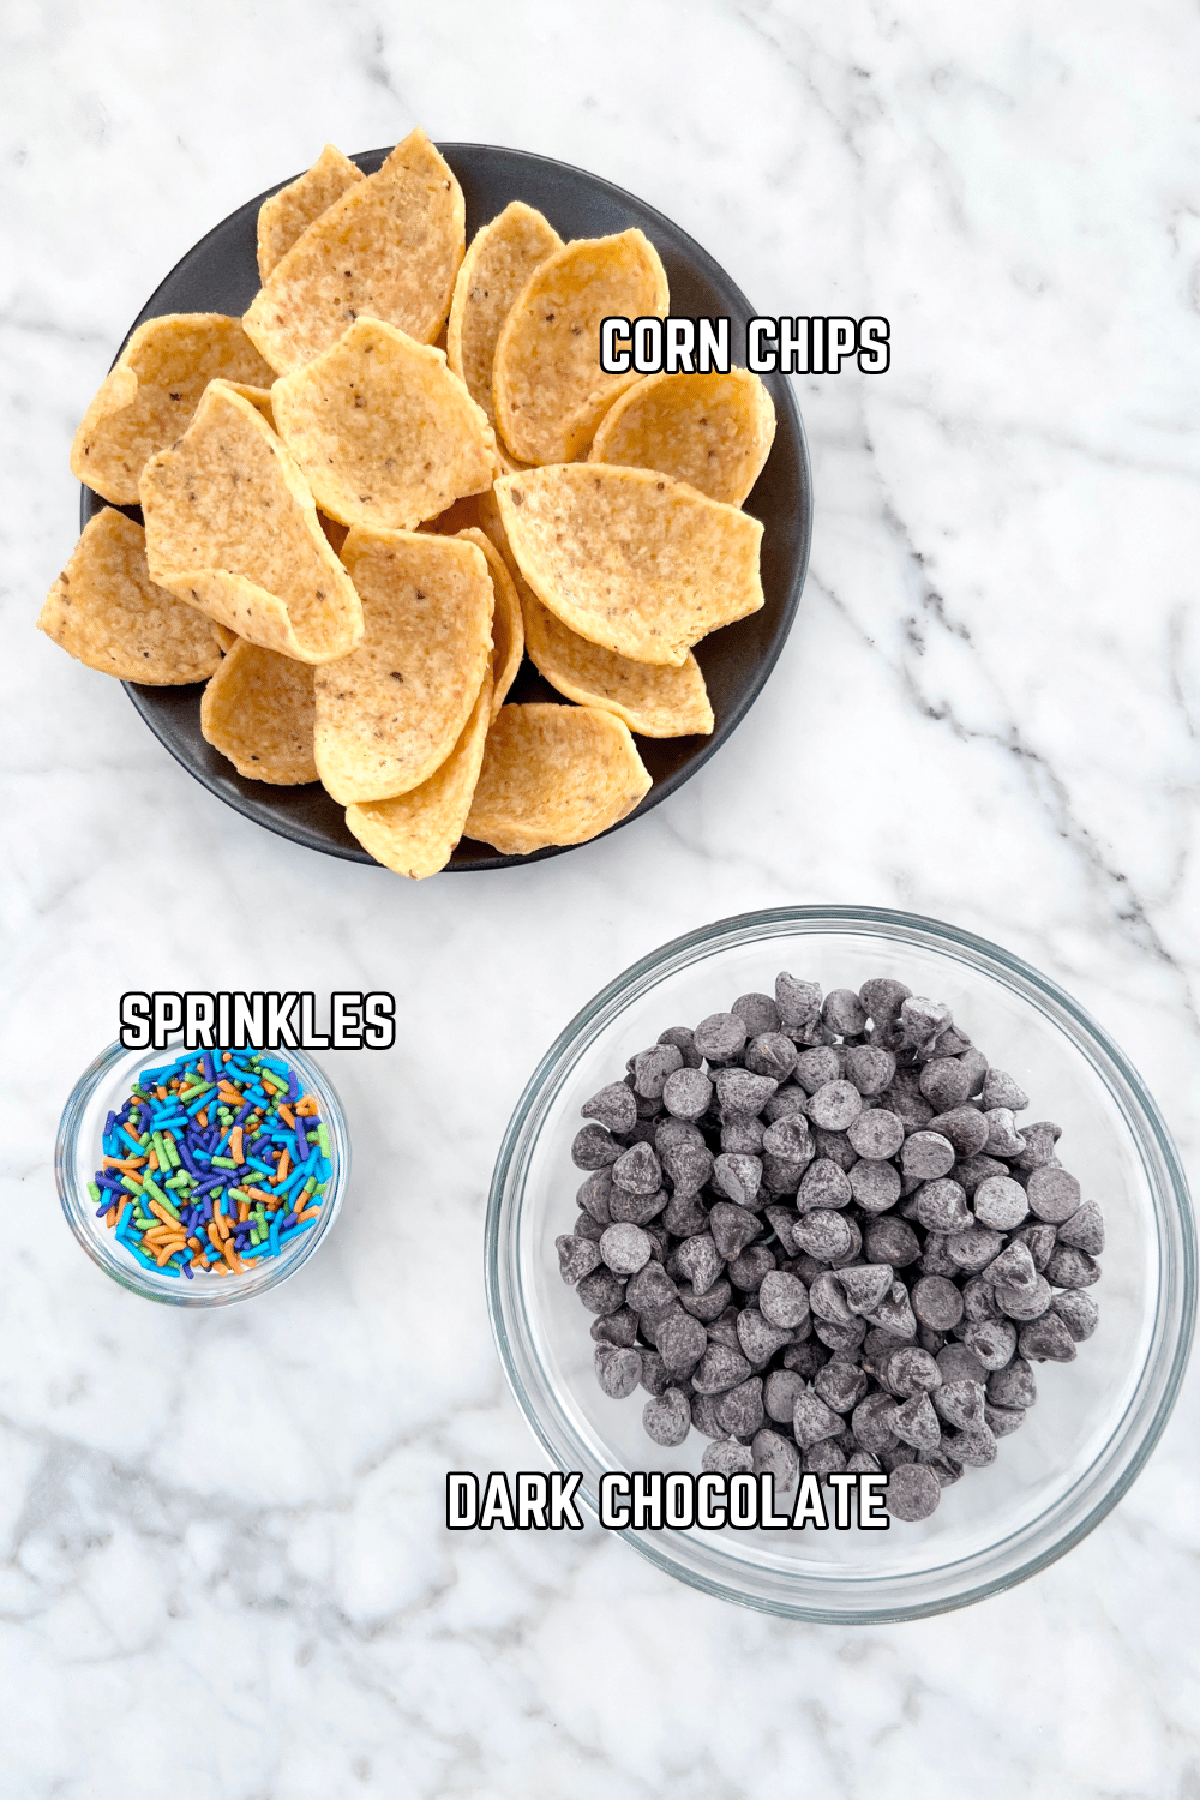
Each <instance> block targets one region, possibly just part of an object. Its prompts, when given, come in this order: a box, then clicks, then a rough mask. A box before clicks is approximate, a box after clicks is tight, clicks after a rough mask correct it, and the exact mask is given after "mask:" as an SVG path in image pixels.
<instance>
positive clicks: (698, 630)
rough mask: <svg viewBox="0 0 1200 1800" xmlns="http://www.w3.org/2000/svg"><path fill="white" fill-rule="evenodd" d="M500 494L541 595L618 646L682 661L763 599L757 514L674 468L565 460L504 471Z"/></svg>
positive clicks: (514, 546)
mask: <svg viewBox="0 0 1200 1800" xmlns="http://www.w3.org/2000/svg"><path fill="white" fill-rule="evenodd" d="M495 493H496V500H497V502H498V504H499V507H500V516H501V518H502V519H503V521H504V529H505V531H506V532H507V534H508V542H509V549H510V551H511V554H512V556H513V557H514V558H515V560H516V564H517V567H518V568H519V569H520V571H521V574H522V575H523V576H524V578H525V580H526V581H527V582H528V583H529V585H530V587H531V588H532V589H533V591H534V593H535V595H536V596H537V598H538V599H539V600H540V601H541V602H542V604H543V606H548V607H549V608H550V611H551V612H552V613H554V614H555V615H556V617H558V618H559V619H561V620H562V622H563V624H564V625H566V626H568V627H569V629H570V630H572V631H574V632H576V633H577V634H578V636H580V637H584V638H587V639H588V640H589V641H590V642H591V643H593V644H602V645H603V646H604V647H605V649H608V650H615V651H616V652H617V654H618V655H619V656H628V657H632V658H633V660H634V661H635V662H647V663H674V664H677V665H678V664H680V663H683V662H685V661H686V660H687V653H688V646H689V645H690V644H695V643H698V642H699V640H700V639H701V638H702V637H704V636H705V634H706V633H707V632H710V631H714V630H716V628H717V627H718V626H720V625H729V624H731V623H732V622H733V620H735V619H741V618H744V617H745V616H746V614H747V613H752V612H757V611H758V609H759V607H761V605H762V604H763V592H762V582H761V580H760V577H759V551H760V547H761V543H762V526H761V525H760V524H759V522H758V520H757V519H752V518H750V517H749V516H748V515H747V514H746V513H744V512H739V511H738V509H737V508H736V507H733V506H722V505H721V504H720V503H719V502H718V501H716V500H707V499H706V498H705V497H704V495H703V494H698V493H697V492H696V491H695V489H694V488H690V487H686V486H685V485H684V484H683V482H681V481H672V480H671V478H670V476H669V475H656V474H654V473H653V472H652V471H651V470H649V469H614V468H610V467H609V466H608V465H607V464H606V463H571V464H565V465H563V466H561V467H559V468H550V469H530V470H528V471H527V472H526V473H525V474H523V475H506V476H505V477H504V478H503V479H502V480H500V481H498V482H497V483H496V488H495Z"/></svg>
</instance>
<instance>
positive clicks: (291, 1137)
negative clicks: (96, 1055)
mask: <svg viewBox="0 0 1200 1800" xmlns="http://www.w3.org/2000/svg"><path fill="white" fill-rule="evenodd" d="M218 1066H219V1072H218ZM306 1118H307V1119H310V1120H311V1121H312V1124H311V1126H310V1128H309V1132H307V1133H306V1130H305V1126H304V1123H303V1120H304V1119H306ZM101 1149H102V1156H101V1167H100V1168H98V1169H97V1170H96V1174H95V1179H94V1180H93V1181H91V1182H89V1183H88V1193H89V1194H90V1196H91V1198H92V1201H93V1204H94V1205H95V1207H96V1217H97V1218H98V1219H99V1218H103V1219H104V1220H105V1222H106V1224H107V1225H108V1227H109V1229H110V1230H111V1231H113V1232H114V1233H115V1235H116V1239H117V1242H118V1243H119V1244H122V1245H123V1246H124V1248H125V1249H126V1250H128V1252H129V1254H130V1255H131V1256H132V1257H134V1258H135V1259H136V1260H137V1261H138V1262H140V1263H141V1264H142V1265H143V1266H144V1267H145V1268H148V1269H154V1270H155V1271H156V1272H157V1273H158V1274H160V1275H169V1276H172V1277H175V1278H178V1277H179V1276H180V1275H184V1276H186V1277H187V1279H188V1280H189V1281H191V1280H192V1279H193V1277H194V1276H195V1274H196V1273H197V1272H198V1271H199V1272H201V1273H205V1274H210V1275H223V1276H228V1275H231V1274H233V1275H237V1274H242V1273H244V1272H245V1271H246V1270H247V1269H248V1268H249V1266H250V1262H251V1260H252V1259H257V1258H258V1257H260V1256H278V1255H279V1254H280V1253H281V1252H282V1251H285V1250H286V1249H287V1247H288V1245H289V1244H290V1243H291V1242H292V1240H293V1238H295V1237H298V1236H300V1234H301V1233H302V1232H305V1231H309V1230H311V1229H312V1227H313V1225H314V1224H316V1223H317V1221H318V1219H319V1217H320V1210H321V1206H322V1204H323V1201H324V1198H325V1193H326V1189H327V1187H328V1184H329V1179H330V1176H331V1175H332V1173H333V1170H332V1165H331V1163H330V1154H329V1134H328V1131H327V1130H326V1127H325V1124H324V1121H323V1120H322V1119H321V1118H320V1116H319V1110H318V1106H317V1101H316V1098H315V1097H314V1096H313V1095H312V1094H307V1093H303V1092H302V1090H301V1088H300V1085H299V1082H298V1080H297V1077H296V1073H295V1071H294V1070H293V1069H291V1068H289V1067H288V1065H287V1064H286V1063H283V1062H280V1061H278V1060H276V1059H274V1058H271V1057H262V1056H259V1055H258V1054H257V1053H256V1052H254V1051H245V1052H243V1051H237V1052H234V1053H231V1052H229V1051H224V1052H217V1053H216V1056H215V1057H214V1056H213V1055H212V1054H210V1053H209V1052H208V1051H207V1050H206V1051H203V1052H192V1053H191V1054H189V1055H185V1056H180V1057H178V1058H177V1059H176V1060H175V1061H174V1062H173V1063H170V1064H168V1065H167V1066H166V1067H165V1068H161V1069H146V1070H144V1071H143V1073H142V1076H141V1079H140V1082H139V1083H138V1084H136V1085H135V1086H133V1087H132V1088H131V1089H130V1094H129V1098H128V1099H127V1100H126V1102H125V1104H124V1105H123V1106H122V1107H121V1108H120V1109H119V1110H118V1111H116V1112H110V1113H109V1115H108V1118H107V1120H106V1121H105V1126H104V1131H103V1133H102V1145H101Z"/></svg>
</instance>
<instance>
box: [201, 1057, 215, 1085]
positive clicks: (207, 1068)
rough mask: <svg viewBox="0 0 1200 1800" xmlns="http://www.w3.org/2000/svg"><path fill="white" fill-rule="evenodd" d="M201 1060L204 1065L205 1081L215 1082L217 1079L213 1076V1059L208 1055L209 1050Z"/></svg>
mask: <svg viewBox="0 0 1200 1800" xmlns="http://www.w3.org/2000/svg"><path fill="white" fill-rule="evenodd" d="M200 1060H201V1062H202V1063H203V1064H204V1079H205V1080H206V1081H215V1080H216V1079H217V1078H216V1076H215V1075H214V1074H213V1066H212V1057H211V1056H210V1055H209V1054H208V1051H207V1050H206V1051H205V1052H204V1055H203V1056H202V1057H201V1058H200Z"/></svg>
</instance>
